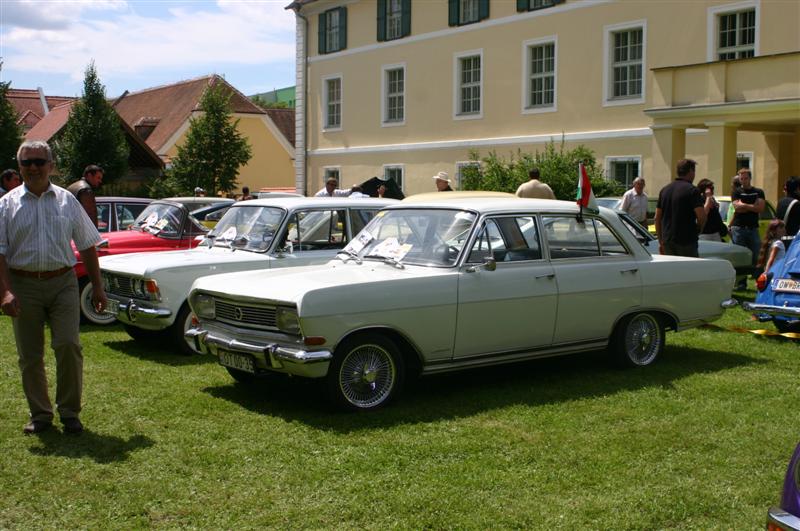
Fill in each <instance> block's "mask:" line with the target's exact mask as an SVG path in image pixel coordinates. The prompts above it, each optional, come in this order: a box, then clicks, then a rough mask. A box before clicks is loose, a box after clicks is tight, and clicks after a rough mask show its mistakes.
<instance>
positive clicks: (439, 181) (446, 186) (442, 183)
mask: <svg viewBox="0 0 800 531" xmlns="http://www.w3.org/2000/svg"><path fill="white" fill-rule="evenodd" d="M433 181H434V182H435V183H436V191H437V192H452V191H453V189H452V188H450V176H449V175H447V172H446V171H440V172H439V173H437V174H436V175H434V176H433Z"/></svg>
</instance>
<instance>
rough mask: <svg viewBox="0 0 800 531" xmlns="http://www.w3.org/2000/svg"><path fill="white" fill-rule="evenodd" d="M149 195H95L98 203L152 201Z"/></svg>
mask: <svg viewBox="0 0 800 531" xmlns="http://www.w3.org/2000/svg"><path fill="white" fill-rule="evenodd" d="M153 201H154V199H151V198H149V197H123V196H116V195H99V196H97V197H95V202H97V203H152V202H153Z"/></svg>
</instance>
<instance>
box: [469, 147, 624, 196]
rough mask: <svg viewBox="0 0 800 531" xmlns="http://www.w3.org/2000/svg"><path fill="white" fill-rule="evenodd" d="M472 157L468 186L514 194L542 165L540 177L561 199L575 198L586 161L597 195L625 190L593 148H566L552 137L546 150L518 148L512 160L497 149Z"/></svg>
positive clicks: (471, 154)
mask: <svg viewBox="0 0 800 531" xmlns="http://www.w3.org/2000/svg"><path fill="white" fill-rule="evenodd" d="M470 159H471V160H472V161H474V162H475V165H473V166H467V167H466V168H464V174H463V178H462V188H463V189H464V190H494V191H498V192H510V193H512V194H513V193H514V192H516V191H517V187H518V186H519V185H520V184H522V183H524V182H525V181H527V180H528V171H529V170H530V169H531V168H539V171H540V172H541V177H540V180H541V181H542V182H544V183H547V184H548V185H549V186H550V188H552V189H553V193H554V194H555V195H556V198H557V199H563V200H566V201H574V200H575V195H576V193H577V189H578V164H579V163H580V162H583V163H584V166H586V173H587V174H588V175H589V179H590V180H591V182H592V191H593V192H594V195H595V196H596V197H602V196H609V195H610V196H615V195H619V194H621V193H622V192H623V191H624V190H622V189H621V187H620V185H619V184H618V183H616V182H615V181H610V180H608V179H605V178H604V177H603V171H602V170H601V169H600V168H599V167H598V166H597V162H596V160H595V157H594V152H593V151H592V150H591V149H589V148H587V147H585V146H578V147H576V148H575V149H571V150H566V149H564V143H563V141H562V143H561V146H560V149H559V150H556V147H555V143H554V142H553V141H550V142H548V143H547V144H546V145H545V147H544V152H542V153H540V152H539V151H538V150H537V151H536V152H535V153H533V154H531V153H523V152H521V151H517V155H516V157H515V156H514V155H513V154H512V155H511V156H510V157H509V160H508V161H505V160H503V159H501V158H500V157H498V156H497V153H496V152H494V151H492V152H490V153H489V155H488V156H486V157H484V158H483V159H480V158H479V157H478V153H477V151H472V152H471V153H470Z"/></svg>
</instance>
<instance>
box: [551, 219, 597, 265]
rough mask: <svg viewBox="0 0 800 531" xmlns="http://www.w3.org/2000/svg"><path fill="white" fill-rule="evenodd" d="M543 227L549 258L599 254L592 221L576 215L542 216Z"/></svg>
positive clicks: (582, 256)
mask: <svg viewBox="0 0 800 531" xmlns="http://www.w3.org/2000/svg"><path fill="white" fill-rule="evenodd" d="M542 225H543V226H544V227H545V234H546V237H547V244H548V247H549V248H550V258H552V259H554V260H558V259H562V258H584V257H587V256H599V254H600V249H599V246H598V242H597V235H596V233H595V230H594V223H593V221H592V220H591V219H586V218H584V220H583V221H580V220H579V219H578V218H577V216H545V217H543V218H542Z"/></svg>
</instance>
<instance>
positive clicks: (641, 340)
mask: <svg viewBox="0 0 800 531" xmlns="http://www.w3.org/2000/svg"><path fill="white" fill-rule="evenodd" d="M660 341H661V329H660V328H659V326H658V322H657V321H656V320H655V318H653V317H652V316H651V315H646V314H645V315H637V316H636V317H634V318H633V319H632V320H631V322H630V323H629V324H628V329H627V331H626V334H625V350H626V352H627V353H628V357H629V358H630V360H631V361H632V362H634V363H635V364H637V365H647V364H649V363H652V361H653V360H654V359H655V357H656V356H657V355H658V349H659V346H660Z"/></svg>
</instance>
